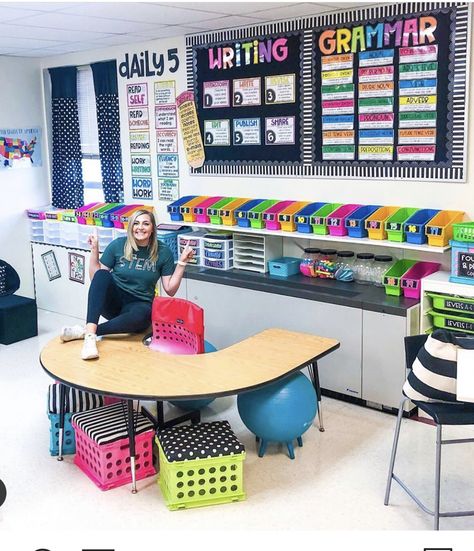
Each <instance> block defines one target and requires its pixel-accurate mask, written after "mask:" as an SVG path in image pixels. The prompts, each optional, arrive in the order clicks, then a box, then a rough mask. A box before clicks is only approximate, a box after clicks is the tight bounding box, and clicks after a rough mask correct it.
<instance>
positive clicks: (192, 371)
mask: <svg viewBox="0 0 474 551" xmlns="http://www.w3.org/2000/svg"><path fill="white" fill-rule="evenodd" d="M143 337H144V336H143V335H126V336H117V337H104V338H103V339H102V341H101V342H100V343H99V350H100V358H98V359H97V360H89V361H84V360H82V359H81V357H80V353H81V348H82V341H72V342H68V343H62V342H61V341H60V339H59V337H56V338H54V339H53V340H51V341H50V342H49V343H48V344H47V345H46V346H45V347H44V348H43V350H42V351H41V354H40V362H41V365H42V366H43V368H44V370H45V371H46V372H47V373H48V374H49V375H51V377H53V378H54V379H56V380H58V381H60V382H61V383H63V385H61V389H62V397H61V400H60V402H61V403H60V405H61V411H60V434H59V445H60V450H59V457H61V454H62V429H63V427H64V402H65V391H64V385H66V386H69V387H74V388H77V389H80V390H85V391H88V392H95V393H98V394H105V395H110V396H116V397H119V398H123V399H126V400H127V412H128V415H127V422H128V432H129V437H130V458H131V463H130V465H131V474H132V492H134V493H135V492H136V483H135V435H134V423H133V400H134V399H135V400H139V399H141V400H157V401H163V400H180V399H182V400H183V399H187V400H189V399H199V398H211V397H212V398H215V397H219V396H228V395H232V394H239V393H241V392H245V391H248V390H253V389H256V388H259V387H262V386H264V385H266V384H268V383H271V382H274V381H277V380H279V379H281V378H283V377H285V376H287V375H288V374H290V373H292V372H293V371H297V370H299V369H301V368H303V367H305V366H308V367H309V371H310V375H311V378H312V380H313V384H314V386H315V390H316V394H317V397H318V401H319V402H320V401H321V389H320V386H319V376H318V369H317V360H318V359H320V358H322V357H324V356H326V355H327V354H329V353H330V352H332V351H333V350H336V349H337V348H339V342H338V341H337V340H335V339H329V338H325V337H318V336H315V335H309V334H306V333H299V332H294V331H287V330H284V329H267V330H265V331H262V332H261V333H258V334H257V335H254V336H252V337H249V338H247V339H244V340H243V341H241V342H239V343H237V344H234V345H232V346H229V347H228V348H224V349H223V350H219V351H217V352H210V353H207V354H198V355H189V356H188V355H175V354H164V353H162V352H156V351H153V350H150V349H149V348H148V347H147V346H145V345H144V344H143ZM320 406H321V404H319V408H318V415H319V422H320V430H324V429H323V427H322V414H321V407H320Z"/></svg>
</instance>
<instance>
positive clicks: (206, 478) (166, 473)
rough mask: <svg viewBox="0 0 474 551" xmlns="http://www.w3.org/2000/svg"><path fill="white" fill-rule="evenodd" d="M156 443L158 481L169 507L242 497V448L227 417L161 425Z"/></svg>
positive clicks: (243, 497) (243, 455)
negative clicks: (164, 427)
mask: <svg viewBox="0 0 474 551" xmlns="http://www.w3.org/2000/svg"><path fill="white" fill-rule="evenodd" d="M156 443H157V445H158V453H159V460H160V476H159V479H158V484H159V486H160V489H161V492H162V494H163V497H164V499H165V501H166V505H167V507H168V508H169V509H170V510H172V511H174V510H177V509H187V508H191V507H203V506H205V505H217V504H219V503H229V502H231V501H241V500H243V499H245V493H244V488H243V485H244V484H243V462H244V459H245V448H244V446H243V445H242V444H241V443H240V442H239V441H238V440H237V438H236V437H235V434H234V433H233V432H232V429H231V428H230V425H229V423H228V422H227V421H217V422H213V423H202V424H201V423H200V424H197V425H188V426H182V427H173V428H172V429H165V430H163V431H159V432H158V436H157V438H156ZM186 446H188V448H186ZM190 447H191V449H189V448H190ZM188 450H189V451H188ZM191 450H192V451H191ZM195 457H200V459H195ZM181 458H183V459H181ZM174 459H176V461H175V460H174Z"/></svg>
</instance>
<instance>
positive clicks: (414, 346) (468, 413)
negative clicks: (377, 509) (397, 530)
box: [384, 335, 474, 530]
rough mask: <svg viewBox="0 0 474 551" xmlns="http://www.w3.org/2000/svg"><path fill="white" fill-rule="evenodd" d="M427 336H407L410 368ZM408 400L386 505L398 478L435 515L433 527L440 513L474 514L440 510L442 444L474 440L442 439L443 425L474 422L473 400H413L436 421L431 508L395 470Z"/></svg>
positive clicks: (394, 450) (400, 412) (394, 449)
mask: <svg viewBox="0 0 474 551" xmlns="http://www.w3.org/2000/svg"><path fill="white" fill-rule="evenodd" d="M426 339H427V335H416V336H413V337H405V360H406V366H407V369H411V366H412V365H413V362H414V361H415V359H416V356H417V354H418V351H419V349H420V348H421V347H422V346H423V345H424V343H425V341H426ZM407 400H408V398H406V397H405V396H403V398H402V401H401V402H400V409H399V410H398V417H397V424H396V428H395V435H394V439H393V446H392V456H391V458H390V468H389V471H388V480H387V488H386V490H385V500H384V505H388V502H389V499H390V489H391V485H392V480H395V481H396V482H398V484H399V485H400V486H401V487H402V488H403V489H404V490H405V492H406V493H407V494H408V495H409V496H410V497H411V498H412V499H413V500H414V501H415V503H416V504H417V505H418V506H419V507H421V509H423V511H425V513H428V514H429V515H432V516H433V517H434V529H435V530H439V519H440V517H466V516H471V515H474V511H447V512H443V513H441V512H440V510H439V505H440V481H441V446H442V445H443V444H461V443H465V442H474V438H463V439H456V440H443V439H442V427H443V425H472V424H474V403H473V404H465V403H459V402H449V403H448V402H442V403H441V402H437V403H433V402H418V401H413V403H414V404H415V405H416V406H418V408H419V409H421V410H422V411H424V412H425V413H427V414H428V415H429V416H430V417H431V418H432V419H433V420H434V421H435V423H436V466H435V498H434V510H433V511H432V510H430V509H428V508H427V507H426V506H425V505H424V504H423V503H422V502H421V501H420V500H419V499H418V497H417V496H416V495H415V494H414V493H413V491H412V490H411V489H410V488H408V486H407V485H406V484H405V483H404V482H403V481H402V480H400V478H399V477H398V476H397V475H396V474H395V473H394V472H393V469H394V465H395V457H396V454H397V445H398V438H399V435H400V426H401V422H402V417H403V406H404V404H405V402H406V401H407Z"/></svg>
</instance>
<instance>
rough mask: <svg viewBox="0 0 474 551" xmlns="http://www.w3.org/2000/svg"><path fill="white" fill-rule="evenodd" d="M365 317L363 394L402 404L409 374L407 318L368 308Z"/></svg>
mask: <svg viewBox="0 0 474 551" xmlns="http://www.w3.org/2000/svg"><path fill="white" fill-rule="evenodd" d="M363 320H364V323H363V326H364V332H363V345H362V349H363V351H364V352H363V361H362V370H363V375H362V398H363V399H364V400H368V401H370V402H376V403H377V404H383V405H385V406H389V407H395V408H398V406H399V404H400V399H401V396H402V395H401V391H402V386H403V383H404V382H405V378H406V368H405V344H404V340H403V339H404V337H405V336H406V334H407V320H406V318H402V317H400V316H391V315H388V314H380V313H377V312H367V311H364V313H363Z"/></svg>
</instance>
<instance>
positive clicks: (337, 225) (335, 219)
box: [326, 204, 361, 237]
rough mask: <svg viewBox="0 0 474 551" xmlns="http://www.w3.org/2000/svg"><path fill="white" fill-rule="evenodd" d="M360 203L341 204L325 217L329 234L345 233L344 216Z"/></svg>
mask: <svg viewBox="0 0 474 551" xmlns="http://www.w3.org/2000/svg"><path fill="white" fill-rule="evenodd" d="M360 206H361V205H352V204H348V205H342V206H340V207H339V208H338V209H336V210H335V211H334V212H331V214H330V215H329V216H328V217H327V218H326V224H327V226H328V230H329V235H337V236H340V237H341V236H343V235H347V228H346V218H347V217H348V216H349V215H350V214H352V213H353V212H354V211H355V210H357V209H358V208H359V207H360Z"/></svg>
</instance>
